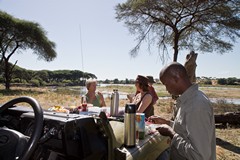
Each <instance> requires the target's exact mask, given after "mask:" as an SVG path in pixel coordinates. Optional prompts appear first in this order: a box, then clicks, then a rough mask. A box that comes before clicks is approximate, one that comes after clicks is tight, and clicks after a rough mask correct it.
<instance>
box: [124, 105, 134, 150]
mask: <svg viewBox="0 0 240 160" xmlns="http://www.w3.org/2000/svg"><path fill="white" fill-rule="evenodd" d="M135 117H136V105H135V104H126V106H125V114H124V145H125V146H126V147H134V146H135V144H136V120H135Z"/></svg>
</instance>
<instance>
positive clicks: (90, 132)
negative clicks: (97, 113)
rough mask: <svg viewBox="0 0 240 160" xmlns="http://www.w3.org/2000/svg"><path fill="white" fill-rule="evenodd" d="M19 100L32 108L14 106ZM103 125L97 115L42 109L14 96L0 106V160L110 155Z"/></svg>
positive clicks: (74, 159)
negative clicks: (94, 116)
mask: <svg viewBox="0 0 240 160" xmlns="http://www.w3.org/2000/svg"><path fill="white" fill-rule="evenodd" d="M20 102H25V103H28V104H30V106H31V107H32V108H31V107H23V106H16V104H17V103H20ZM21 104H22V103H21ZM106 122H107V121H106ZM105 126H106V124H105V125H104V124H103V123H102V121H101V119H99V120H98V122H97V123H96V120H95V119H94V118H93V117H91V116H84V115H79V114H66V113H56V112H49V111H43V110H42V108H41V106H40V105H39V103H38V102H37V101H36V100H35V99H33V98H31V97H20V98H16V99H13V100H11V101H9V102H7V103H5V104H3V105H2V106H1V107H0V160H16V159H18V160H81V159H86V160H87V159H89V160H98V159H99V160H102V159H112V157H111V152H112V151H108V150H110V148H109V146H111V145H109V144H108V143H109V137H108V135H107V132H105V131H106V130H105V128H104V127H105Z"/></svg>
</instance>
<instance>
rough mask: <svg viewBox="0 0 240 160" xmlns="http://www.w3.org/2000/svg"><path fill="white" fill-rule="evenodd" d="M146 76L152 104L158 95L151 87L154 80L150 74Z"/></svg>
mask: <svg viewBox="0 0 240 160" xmlns="http://www.w3.org/2000/svg"><path fill="white" fill-rule="evenodd" d="M147 78H148V91H149V93H150V94H151V95H152V103H153V105H154V104H156V102H157V100H158V95H157V93H156V91H155V89H154V87H153V83H156V82H155V81H154V79H153V77H152V76H147Z"/></svg>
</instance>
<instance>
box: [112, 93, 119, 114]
mask: <svg viewBox="0 0 240 160" xmlns="http://www.w3.org/2000/svg"><path fill="white" fill-rule="evenodd" d="M118 107H119V93H118V90H117V89H114V90H113V93H112V94H111V105H110V116H117V114H118Z"/></svg>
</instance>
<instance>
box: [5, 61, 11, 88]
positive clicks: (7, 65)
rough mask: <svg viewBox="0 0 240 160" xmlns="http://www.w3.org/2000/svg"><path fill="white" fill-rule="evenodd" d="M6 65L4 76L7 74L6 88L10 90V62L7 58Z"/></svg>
mask: <svg viewBox="0 0 240 160" xmlns="http://www.w3.org/2000/svg"><path fill="white" fill-rule="evenodd" d="M4 62H5V64H4V65H5V66H4V76H5V89H6V90H9V89H10V80H11V78H10V73H9V63H8V61H7V60H5V61H4Z"/></svg>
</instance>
